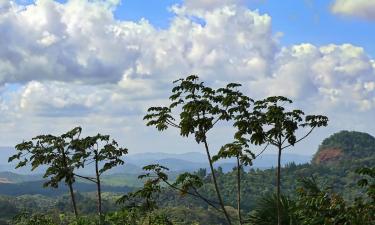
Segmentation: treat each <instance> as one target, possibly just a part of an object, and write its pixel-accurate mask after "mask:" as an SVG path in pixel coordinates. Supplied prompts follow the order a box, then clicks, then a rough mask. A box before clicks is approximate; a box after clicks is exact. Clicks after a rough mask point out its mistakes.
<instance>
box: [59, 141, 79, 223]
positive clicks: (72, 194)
mask: <svg viewBox="0 0 375 225" xmlns="http://www.w3.org/2000/svg"><path fill="white" fill-rule="evenodd" d="M60 151H61V154H62V157H63V164H64V167H65V168H66V169H68V163H67V159H66V154H65V149H64V148H62V149H60ZM65 176H68V175H65ZM73 176H74V175H72V179H73ZM68 186H69V192H70V197H71V199H72V205H73V210H74V215H75V216H76V218H77V217H78V210H77V204H76V198H75V196H74V190H73V183H72V181H71V180H69V181H68Z"/></svg>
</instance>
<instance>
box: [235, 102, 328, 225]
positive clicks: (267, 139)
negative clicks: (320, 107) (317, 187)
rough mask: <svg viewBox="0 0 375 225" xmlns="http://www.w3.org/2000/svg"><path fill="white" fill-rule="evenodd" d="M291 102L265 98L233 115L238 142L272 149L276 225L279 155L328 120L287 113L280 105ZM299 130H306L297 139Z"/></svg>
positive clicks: (279, 182) (279, 181)
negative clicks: (306, 129)
mask: <svg viewBox="0 0 375 225" xmlns="http://www.w3.org/2000/svg"><path fill="white" fill-rule="evenodd" d="M291 103H292V101H291V100H290V99H288V98H285V97H282V96H273V97H268V98H266V99H264V100H259V101H256V102H255V103H254V109H253V110H252V112H251V113H246V114H240V115H238V116H237V121H236V123H235V126H236V127H237V128H238V132H237V133H236V138H237V139H238V140H239V141H240V143H249V142H250V143H253V144H257V145H260V144H266V147H265V148H264V150H265V149H266V148H267V146H269V145H271V146H275V147H276V148H277V151H278V158H277V180H276V186H277V199H278V201H277V215H278V220H277V221H278V225H281V206H280V201H281V190H280V187H281V153H282V151H283V150H284V149H286V148H288V147H291V146H294V145H295V144H296V143H298V142H300V141H302V140H303V139H305V138H306V137H308V136H309V135H310V134H311V132H312V131H313V130H314V129H315V128H317V127H321V126H327V123H328V118H327V117H325V116H321V115H308V116H305V117H304V118H303V116H304V112H303V111H301V110H298V109H294V110H290V111H288V110H287V109H286V108H284V105H286V104H291ZM300 128H308V131H307V133H306V134H305V135H304V136H302V137H300V138H297V134H296V132H297V131H298V130H299V129H300Z"/></svg>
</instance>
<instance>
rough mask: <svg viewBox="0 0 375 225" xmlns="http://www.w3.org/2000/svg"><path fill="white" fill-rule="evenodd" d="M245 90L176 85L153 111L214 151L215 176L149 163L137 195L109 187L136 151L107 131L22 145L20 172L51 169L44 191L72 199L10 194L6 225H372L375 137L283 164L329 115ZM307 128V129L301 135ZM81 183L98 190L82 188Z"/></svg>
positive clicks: (5, 201)
mask: <svg viewBox="0 0 375 225" xmlns="http://www.w3.org/2000/svg"><path fill="white" fill-rule="evenodd" d="M239 88H240V85H239V84H233V83H231V84H228V85H226V86H225V87H223V88H218V89H213V88H210V87H207V86H205V85H204V83H203V82H200V81H199V78H198V77H197V76H188V77H187V78H185V79H180V80H177V81H175V87H174V88H173V89H172V95H171V96H170V100H171V103H170V104H169V105H168V106H163V107H159V106H158V107H151V108H150V109H149V110H148V114H147V115H146V116H145V117H144V119H145V120H146V121H147V125H148V126H155V127H156V128H157V129H158V130H159V131H164V130H166V129H168V128H175V129H177V130H178V131H179V133H180V135H181V136H182V137H191V136H193V138H194V140H195V141H196V143H197V144H200V145H201V146H202V148H203V150H204V152H205V153H206V156H207V159H208V164H209V170H208V171H207V170H206V169H200V170H198V171H196V172H194V173H188V172H184V173H181V174H179V175H177V176H175V175H174V174H172V175H171V174H170V173H169V169H168V168H167V167H165V166H163V165H159V164H153V165H147V166H145V167H144V168H143V170H144V173H143V174H141V175H139V177H138V178H139V180H138V182H139V184H141V186H140V187H138V188H135V189H134V190H131V192H129V189H126V188H123V192H122V193H115V192H114V191H109V192H105V190H106V189H105V187H106V186H105V185H103V183H106V182H111V183H114V184H116V183H117V184H119V183H118V182H119V181H118V180H116V179H114V178H113V177H112V178H111V179H114V180H111V179H106V177H105V176H102V175H103V174H104V173H105V172H107V171H110V170H111V169H113V168H115V167H117V166H119V165H123V164H124V163H126V162H124V159H123V158H122V156H124V155H125V154H127V153H128V150H127V149H126V148H121V147H119V146H118V144H117V142H116V141H114V140H112V139H111V138H110V137H109V136H108V135H101V134H98V135H96V136H88V137H81V132H82V129H81V128H80V127H76V128H74V129H72V130H71V131H68V132H67V133H64V134H62V135H60V136H54V135H39V136H37V137H34V138H33V139H32V140H30V141H24V142H22V143H21V144H18V145H17V146H16V150H17V153H16V154H15V155H14V156H12V157H10V158H9V161H13V160H16V161H18V164H17V168H19V167H24V166H27V165H31V166H32V170H34V169H36V168H46V171H45V174H44V178H45V179H46V180H44V181H43V182H44V187H52V188H55V189H58V190H60V191H61V190H62V191H63V192H65V193H66V192H67V193H68V194H65V195H56V194H55V195H49V196H48V195H43V196H42V195H22V196H17V195H15V196H14V197H10V196H2V197H0V212H1V213H0V218H1V219H2V221H0V224H1V223H3V224H15V225H32V224H46V225H49V224H51V225H63V224H64V225H65V224H66V225H68V224H69V225H79V224H82V225H89V224H103V225H104V224H108V225H117V224H118V225H120V224H125V225H126V224H129V225H146V224H147V225H152V224H153V225H170V224H186V225H187V224H195V225H199V224H202V225H203V224H204V225H214V224H223V225H224V224H225V225H245V224H246V225H255V224H257V225H258V224H261V225H262V224H264V225H275V224H279V225H284V224H285V225H286V224H288V225H293V224H296V225H297V224H298V225H307V224H309V225H310V224H311V225H315V224H316V225H318V224H322V225H344V224H348V225H349V224H353V225H372V224H373V222H374V221H375V218H374V215H375V181H374V180H375V168H374V163H373V162H374V161H375V149H374V146H375V138H374V137H372V136H371V135H368V134H364V133H359V132H347V131H342V132H340V133H338V134H334V135H332V136H331V137H329V138H327V139H326V140H324V141H323V143H322V145H321V146H320V147H319V150H318V152H317V154H316V155H315V156H314V159H313V163H312V164H304V165H296V164H294V163H290V164H288V165H287V166H285V167H283V168H282V167H281V156H282V151H283V150H284V149H285V148H288V147H292V146H294V145H295V144H296V143H299V142H300V141H302V140H303V139H305V138H307V137H308V136H309V135H310V134H311V132H312V131H313V130H315V128H318V127H321V126H326V125H327V122H328V119H327V118H326V117H325V116H321V115H308V116H304V113H303V111H301V110H298V109H294V110H290V111H288V110H287V108H288V109H289V108H290V107H289V106H286V105H287V104H291V103H292V101H291V100H289V99H287V98H285V97H281V96H276V97H269V98H266V99H264V100H259V101H254V100H252V99H251V98H249V97H247V96H245V95H244V94H243V93H242V92H240V91H239ZM219 123H221V124H222V123H228V124H229V125H230V126H233V127H234V132H233V134H232V136H231V138H232V141H231V142H229V143H222V147H221V148H220V149H217V150H218V151H217V152H218V153H217V155H212V152H211V151H212V149H210V143H209V138H208V135H207V134H208V133H209V132H210V131H211V130H213V129H215V127H216V126H217V124H219ZM304 129H306V131H305V132H306V133H305V134H303V136H301V137H297V135H296V133H299V132H300V131H301V130H302V131H303V130H304ZM255 145H257V146H263V147H264V148H263V149H264V150H265V149H267V148H268V147H272V146H273V147H275V148H276V150H277V153H278V159H277V160H278V164H277V167H276V168H271V169H266V170H259V169H257V170H255V169H253V168H251V165H252V163H253V161H254V160H256V159H257V157H258V156H259V154H258V155H255V154H254V153H253V152H252V151H251V149H252V148H253V147H254V146H255ZM262 153H263V151H262V152H261V153H260V154H262ZM224 158H234V159H235V161H236V165H235V167H234V168H233V170H232V171H229V172H227V173H224V172H223V170H222V168H220V167H218V168H217V169H215V167H214V165H215V163H217V162H218V161H220V160H222V159H224ZM88 165H93V168H92V174H93V175H92V176H88V175H82V174H79V169H80V168H83V167H86V168H87V166H88ZM124 172H126V171H124ZM275 174H276V178H275ZM281 174H282V175H283V176H281ZM120 179H124V178H120ZM77 181H85V182H86V183H80V182H77ZM297 181H298V182H297ZM34 183H35V184H40V182H34ZM62 184H64V185H62ZM3 185H10V186H7V187H17V186H14V185H19V186H18V188H23V189H28V188H30V187H31V186H30V187H27V186H25V185H24V186H22V183H21V184H3ZM12 185H13V186H12ZM82 185H86V188H87V187H90V188H91V189H89V188H88V189H86V190H89V191H88V192H87V191H86V192H81V191H80V190H82V189H80V188H78V187H80V186H82ZM64 188H65V189H64ZM107 188H108V187H107ZM113 188H116V189H117V188H119V187H113ZM107 190H108V189H107Z"/></svg>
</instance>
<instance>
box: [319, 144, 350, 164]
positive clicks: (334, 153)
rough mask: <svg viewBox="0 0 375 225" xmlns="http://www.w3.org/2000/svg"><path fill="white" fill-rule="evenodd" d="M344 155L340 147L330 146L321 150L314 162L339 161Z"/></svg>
mask: <svg viewBox="0 0 375 225" xmlns="http://www.w3.org/2000/svg"><path fill="white" fill-rule="evenodd" d="M342 155H343V152H342V150H341V149H339V148H328V149H323V150H320V151H319V152H318V153H317V154H316V156H315V157H314V163H315V164H320V163H328V162H332V161H337V160H339V159H340V157H341V156H342Z"/></svg>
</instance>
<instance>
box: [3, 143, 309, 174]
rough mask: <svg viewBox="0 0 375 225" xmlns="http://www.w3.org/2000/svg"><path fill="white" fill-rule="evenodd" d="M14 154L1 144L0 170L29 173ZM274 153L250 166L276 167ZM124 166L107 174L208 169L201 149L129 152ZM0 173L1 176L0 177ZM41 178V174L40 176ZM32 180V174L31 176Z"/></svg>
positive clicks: (300, 158)
mask: <svg viewBox="0 0 375 225" xmlns="http://www.w3.org/2000/svg"><path fill="white" fill-rule="evenodd" d="M12 154H14V150H13V149H12V148H11V147H0V171H10V172H15V173H18V174H28V175H29V174H30V168H20V169H17V170H15V169H14V167H15V164H14V163H8V158H9V156H11V155H12ZM311 158H312V157H311V156H305V155H298V154H290V153H287V154H284V155H283V157H282V164H283V165H285V164H287V163H290V162H295V163H296V164H303V163H308V162H310V161H311ZM276 159H277V158H276V155H272V154H263V155H261V156H260V157H258V158H257V159H256V160H254V165H253V168H259V169H266V168H271V167H275V166H276ZM124 160H125V165H124V166H119V167H116V168H114V169H112V170H111V171H110V172H108V173H107V174H118V173H127V174H139V173H141V172H142V167H143V166H145V165H148V164H160V165H163V166H166V167H168V168H169V169H170V170H171V171H172V172H183V171H195V170H197V169H199V168H208V163H207V156H206V155H205V154H203V153H200V152H187V153H180V154H178V153H175V154H173V153H162V152H147V153H138V154H129V155H126V156H125V157H124ZM215 166H216V167H219V166H220V167H222V168H223V171H230V170H232V168H233V167H235V162H234V161H233V160H231V159H229V160H222V161H219V162H217V163H216V164H215ZM43 171H44V169H43V168H39V169H36V170H35V171H34V172H33V173H32V174H41V173H43ZM91 171H92V168H90V167H86V168H84V169H81V171H80V172H81V173H82V174H90V173H91ZM1 177H2V176H1V174H0V178H1ZM39 177H41V176H39ZM32 178H33V179H31V180H34V179H35V177H32Z"/></svg>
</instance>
